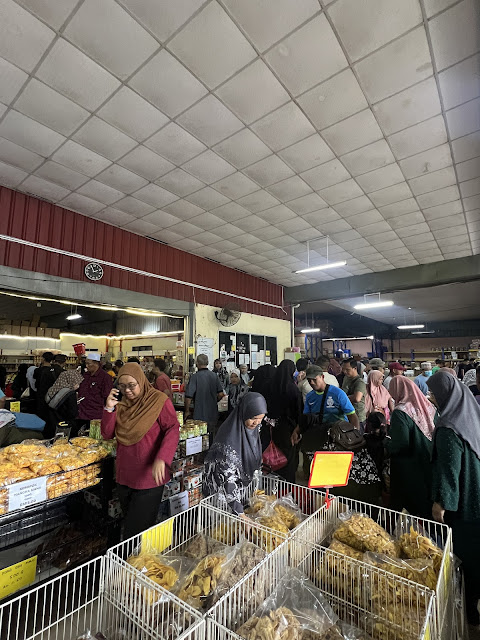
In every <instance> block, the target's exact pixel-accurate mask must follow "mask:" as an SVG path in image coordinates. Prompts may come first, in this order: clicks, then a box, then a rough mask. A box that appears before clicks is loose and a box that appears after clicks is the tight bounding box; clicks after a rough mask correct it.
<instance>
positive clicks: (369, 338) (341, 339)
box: [323, 336, 373, 342]
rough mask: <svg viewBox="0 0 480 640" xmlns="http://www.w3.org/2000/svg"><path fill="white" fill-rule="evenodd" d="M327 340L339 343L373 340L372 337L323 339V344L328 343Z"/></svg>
mask: <svg viewBox="0 0 480 640" xmlns="http://www.w3.org/2000/svg"><path fill="white" fill-rule="evenodd" d="M329 340H333V341H336V340H340V342H348V341H350V340H373V336H363V337H360V338H323V341H324V342H328V341H329Z"/></svg>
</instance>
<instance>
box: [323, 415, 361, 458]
mask: <svg viewBox="0 0 480 640" xmlns="http://www.w3.org/2000/svg"><path fill="white" fill-rule="evenodd" d="M328 435H329V437H330V440H331V442H332V443H333V445H334V446H335V449H336V450H337V451H353V452H354V453H355V452H356V451H360V450H361V449H363V447H364V446H365V445H366V442H365V438H364V437H363V436H362V434H361V433H360V431H359V430H358V429H355V427H354V426H353V425H352V424H350V422H345V421H344V420H339V421H338V422H334V423H333V424H332V426H331V427H330V429H329V431H328Z"/></svg>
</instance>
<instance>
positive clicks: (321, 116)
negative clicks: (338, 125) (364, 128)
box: [298, 69, 368, 129]
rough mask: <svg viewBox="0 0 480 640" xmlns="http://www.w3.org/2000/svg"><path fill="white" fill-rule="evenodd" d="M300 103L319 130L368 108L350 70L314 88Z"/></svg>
mask: <svg viewBox="0 0 480 640" xmlns="http://www.w3.org/2000/svg"><path fill="white" fill-rule="evenodd" d="M298 103H299V105H300V106H301V107H302V109H303V110H304V111H305V113H306V114H307V116H308V117H309V118H310V120H311V121H312V122H313V124H314V125H315V126H316V127H317V129H325V127H328V126H330V125H332V124H334V123H335V122H338V121H339V120H343V119H344V118H346V117H348V116H351V115H353V114H354V113H357V112H358V111H361V110H362V109H365V107H367V106H368V104H367V101H366V99H365V96H364V94H363V91H362V89H361V88H360V85H359V84H358V82H357V79H356V78H355V76H354V75H353V73H352V71H351V70H350V69H346V70H345V71H342V72H341V73H339V74H337V75H336V76H334V77H333V78H330V80H326V81H325V82H323V83H322V84H320V85H318V87H314V88H313V89H311V90H310V91H308V92H307V93H305V94H304V95H303V96H301V97H300V98H298Z"/></svg>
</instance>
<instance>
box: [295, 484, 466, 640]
mask: <svg viewBox="0 0 480 640" xmlns="http://www.w3.org/2000/svg"><path fill="white" fill-rule="evenodd" d="M348 511H352V512H356V513H360V514H363V515H366V516H369V517H370V518H372V519H373V520H374V521H375V522H377V523H378V524H379V525H381V526H382V527H383V528H384V529H385V530H386V531H387V532H388V533H389V534H392V535H393V534H394V533H395V531H399V530H401V531H402V532H404V533H405V532H408V531H409V530H410V527H413V529H414V530H415V531H417V532H419V533H423V535H425V536H427V537H429V538H430V539H431V540H432V541H433V542H434V543H435V544H436V545H437V546H438V547H439V548H440V549H441V550H442V552H443V553H442V560H441V565H440V570H439V575H438V581H437V584H436V587H435V590H434V598H433V618H434V624H433V623H432V624H431V630H430V632H431V637H432V638H442V640H448V639H450V638H454V637H455V636H456V622H455V621H456V602H455V600H456V594H455V579H454V562H453V547H452V532H451V529H450V528H449V527H448V526H447V525H444V524H440V523H438V522H434V521H431V520H424V519H422V518H417V517H415V516H411V515H409V514H403V513H399V512H398V511H392V510H391V509H385V508H383V507H378V506H375V505H370V504H367V503H365V502H360V501H358V500H351V499H348V498H343V497H335V498H333V500H332V502H331V504H330V507H329V508H328V509H321V510H319V511H317V512H316V513H315V514H314V515H313V516H312V517H311V518H310V520H309V529H308V535H305V534H304V531H303V530H301V529H300V530H299V531H298V532H295V533H294V536H295V538H296V539H297V544H295V545H292V549H293V550H294V552H295V554H296V556H295V558H294V562H295V563H296V564H297V565H298V564H299V563H300V562H301V561H302V559H304V560H305V561H307V560H308V557H307V558H306V556H308V553H309V550H312V549H313V548H315V549H320V548H321V549H324V548H325V547H326V546H328V543H329V542H330V538H331V535H332V534H333V532H334V530H335V529H336V528H337V526H338V524H339V516H340V515H341V514H345V513H346V512H348ZM328 554H331V558H334V557H335V556H338V555H339V554H336V553H335V552H332V551H330V550H329V551H328ZM341 558H342V559H343V560H342V561H343V562H345V558H346V556H343V555H341ZM354 562H357V561H354ZM360 564H363V563H360ZM385 574H388V572H385ZM388 575H389V576H390V580H392V581H394V580H397V579H398V576H396V575H395V574H392V573H390V574H388Z"/></svg>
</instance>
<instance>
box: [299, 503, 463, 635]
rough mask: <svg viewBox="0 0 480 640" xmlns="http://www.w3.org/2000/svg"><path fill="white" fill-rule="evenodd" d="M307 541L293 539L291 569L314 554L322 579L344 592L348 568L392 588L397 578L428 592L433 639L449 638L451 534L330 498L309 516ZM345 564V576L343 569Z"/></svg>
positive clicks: (452, 596)
mask: <svg viewBox="0 0 480 640" xmlns="http://www.w3.org/2000/svg"><path fill="white" fill-rule="evenodd" d="M308 534H309V535H308V537H307V536H305V535H303V531H302V530H300V531H299V532H298V535H297V534H295V538H296V540H295V541H296V544H295V545H294V546H293V548H294V550H295V556H294V560H295V562H296V564H297V566H300V565H301V563H302V562H304V561H306V559H308V557H310V556H311V555H312V554H317V555H318V554H320V555H321V557H322V558H323V560H322V562H323V564H322V567H323V569H324V570H325V571H326V572H327V578H328V580H330V582H332V584H334V583H336V584H337V587H338V585H340V587H341V590H344V589H345V580H346V581H347V582H348V583H349V587H350V588H351V589H353V590H354V589H356V588H357V584H356V583H355V584H354V583H353V578H352V576H357V577H358V579H359V580H360V582H361V581H362V580H361V578H360V574H354V573H352V566H353V565H352V563H353V564H358V565H361V566H362V567H363V571H366V572H367V573H369V572H370V568H371V567H375V568H376V569H377V570H378V571H379V572H380V573H379V575H382V576H385V580H390V581H391V583H392V584H396V581H397V580H398V579H402V580H406V581H408V582H409V583H410V584H414V585H417V586H421V587H423V588H426V589H429V590H431V592H432V595H433V614H434V618H435V625H434V626H432V627H431V633H432V637H433V632H435V633H436V634H437V636H436V637H439V638H451V637H454V635H455V620H456V615H455V613H456V602H455V597H456V596H455V579H454V557H453V551H452V533H451V529H450V528H449V527H448V526H446V525H444V524H439V523H438V522H433V521H429V520H424V519H420V518H416V517H414V516H411V515H409V514H406V513H399V512H397V511H392V510H390V509H384V508H382V507H377V506H374V505H370V504H367V503H364V502H359V501H356V500H349V499H346V498H335V499H333V500H332V502H331V504H330V507H329V508H328V509H323V510H321V511H318V512H317V513H316V514H314V515H313V516H312V520H311V522H310V528H309V531H308ZM344 565H345V566H347V565H348V573H347V574H346V573H345V571H344V570H343V567H344Z"/></svg>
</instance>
